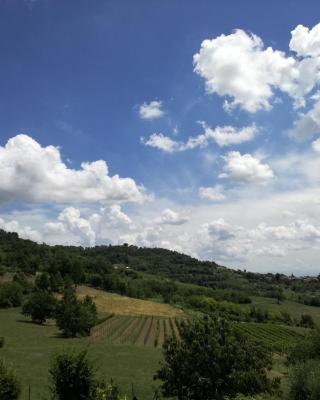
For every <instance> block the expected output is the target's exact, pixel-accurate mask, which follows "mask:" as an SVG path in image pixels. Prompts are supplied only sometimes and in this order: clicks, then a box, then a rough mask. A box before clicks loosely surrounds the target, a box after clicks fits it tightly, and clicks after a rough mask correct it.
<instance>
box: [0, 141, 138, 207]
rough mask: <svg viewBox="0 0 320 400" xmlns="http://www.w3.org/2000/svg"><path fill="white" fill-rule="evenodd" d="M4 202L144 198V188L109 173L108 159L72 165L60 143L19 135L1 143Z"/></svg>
mask: <svg viewBox="0 0 320 400" xmlns="http://www.w3.org/2000/svg"><path fill="white" fill-rule="evenodd" d="M0 170H1V180H0V202H9V201H15V200H22V201H32V202H49V203H51V202H57V203H68V202H72V203H74V202H75V203H81V202H97V201H101V202H107V201H133V202H142V201H143V199H144V193H143V188H142V187H139V186H138V185H137V184H136V183H135V181H134V180H133V179H131V178H120V177H119V176H118V175H114V176H109V173H108V166H107V164H106V162H105V161H103V160H98V161H94V162H91V163H89V162H84V163H82V164H81V169H71V168H68V167H67V165H66V164H65V163H64V162H63V161H62V160H61V155H60V151H59V148H58V147H54V146H47V147H41V145H40V144H39V143H38V142H36V141H35V140H34V139H32V138H31V137H30V136H27V135H17V136H15V137H13V138H11V139H9V140H8V142H7V144H6V145H5V147H0Z"/></svg>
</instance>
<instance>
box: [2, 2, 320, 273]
mask: <svg viewBox="0 0 320 400" xmlns="http://www.w3.org/2000/svg"><path fill="white" fill-rule="evenodd" d="M319 15H320V4H319V2H318V1H313V0H309V1H308V2H302V1H289V0H283V1H281V2H279V1H273V0H271V1H268V2H258V1H254V0H242V1H241V2H240V1H234V0H233V1H231V0H225V1H223V2H221V1H212V0H197V1H191V0H189V1H184V2H183V5H182V2H181V1H178V0H163V1H156V0H136V1H132V0H122V1H116V0H112V1H111V0H110V1H109V0H90V1H88V0H69V1H59V0H1V1H0V59H1V62H0V88H1V95H0V228H2V229H5V230H7V231H14V232H18V234H19V235H20V236H21V237H23V238H28V239H31V240H35V241H37V242H39V243H42V242H45V243H49V244H68V245H70V244H72V245H81V246H94V245H102V244H122V243H129V244H133V245H137V246H147V247H163V248H167V249H171V250H176V251H179V252H183V253H186V254H189V255H191V256H194V257H197V258H199V259H203V260H214V261H216V262H218V263H220V264H222V265H225V266H229V267H232V268H241V269H244V268H246V269H247V270H250V271H257V272H283V273H286V274H292V273H293V274H295V275H307V274H308V275H318V274H319V272H320V268H319V250H320V212H319V211H320V186H319V184H320V174H319V171H320V18H319Z"/></svg>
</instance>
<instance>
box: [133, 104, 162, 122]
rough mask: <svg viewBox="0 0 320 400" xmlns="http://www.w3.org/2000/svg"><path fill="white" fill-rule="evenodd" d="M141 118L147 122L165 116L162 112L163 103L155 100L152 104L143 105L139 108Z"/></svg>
mask: <svg viewBox="0 0 320 400" xmlns="http://www.w3.org/2000/svg"><path fill="white" fill-rule="evenodd" d="M139 115H140V118H142V119H146V120H153V119H157V118H160V117H162V116H163V115H164V111H163V110H162V102H161V101H157V100H153V101H151V102H150V103H143V104H141V106H140V107H139Z"/></svg>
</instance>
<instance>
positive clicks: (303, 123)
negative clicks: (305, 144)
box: [289, 100, 320, 140]
mask: <svg viewBox="0 0 320 400" xmlns="http://www.w3.org/2000/svg"><path fill="white" fill-rule="evenodd" d="M317 133H320V100H318V101H317V102H316V103H315V104H314V106H313V107H312V108H311V109H310V110H309V111H308V112H307V113H304V114H301V115H300V116H299V118H298V119H297V120H296V121H295V122H294V125H293V128H292V129H291V130H290V131H289V136H290V137H292V138H295V139H298V140H301V139H308V138H310V137H312V136H314V135H316V134H317Z"/></svg>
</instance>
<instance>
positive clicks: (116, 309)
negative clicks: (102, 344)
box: [77, 286, 184, 318]
mask: <svg viewBox="0 0 320 400" xmlns="http://www.w3.org/2000/svg"><path fill="white" fill-rule="evenodd" d="M77 295H78V296H79V297H80V298H83V297H85V296H91V297H92V299H93V301H94V302H95V304H96V306H97V309H98V311H99V312H102V313H103V312H106V313H112V314H117V315H137V316H140V315H147V316H159V317H173V318H174V317H179V316H182V315H183V314H184V313H183V311H182V310H180V309H179V308H176V307H173V306H171V305H169V304H163V303H157V302H154V301H148V300H140V299H134V298H131V297H126V296H120V295H118V294H115V293H108V292H105V291H102V290H97V289H93V288H90V287H87V286H78V288H77Z"/></svg>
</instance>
